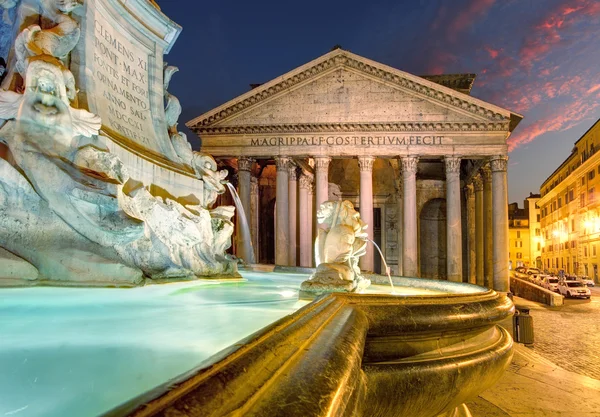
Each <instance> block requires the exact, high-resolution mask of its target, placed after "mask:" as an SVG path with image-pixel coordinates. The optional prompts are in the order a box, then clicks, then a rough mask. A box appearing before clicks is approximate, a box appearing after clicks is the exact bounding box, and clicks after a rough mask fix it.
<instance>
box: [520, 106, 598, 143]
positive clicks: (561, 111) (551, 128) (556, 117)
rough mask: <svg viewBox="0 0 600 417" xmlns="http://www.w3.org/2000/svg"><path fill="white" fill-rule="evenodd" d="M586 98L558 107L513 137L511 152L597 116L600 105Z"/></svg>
mask: <svg viewBox="0 0 600 417" xmlns="http://www.w3.org/2000/svg"><path fill="white" fill-rule="evenodd" d="M586 98H587V97H584V98H582V99H579V100H575V101H573V102H571V103H570V104H567V105H565V106H562V107H557V108H556V109H555V110H554V111H553V112H552V113H551V114H549V115H547V116H546V117H542V118H540V119H538V120H537V121H536V122H534V123H532V124H530V125H529V126H527V127H525V128H523V129H521V130H519V131H517V134H516V135H514V136H511V137H510V138H509V140H508V149H509V152H511V151H513V150H515V149H516V148H517V147H519V146H522V145H524V144H526V143H529V142H531V141H533V140H535V139H536V138H538V137H539V136H541V135H543V134H545V133H548V132H562V131H565V130H568V129H570V128H571V127H573V126H575V125H576V124H578V123H579V122H581V121H582V120H584V119H587V118H589V117H592V116H595V112H596V111H597V109H598V107H600V103H598V102H597V101H592V102H588V101H586Z"/></svg>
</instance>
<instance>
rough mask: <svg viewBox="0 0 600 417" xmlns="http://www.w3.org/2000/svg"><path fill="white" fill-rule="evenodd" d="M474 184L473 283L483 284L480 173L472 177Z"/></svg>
mask: <svg viewBox="0 0 600 417" xmlns="http://www.w3.org/2000/svg"><path fill="white" fill-rule="evenodd" d="M473 185H474V186H475V283H476V284H477V285H480V286H482V287H483V286H484V285H485V282H484V272H483V268H484V267H483V264H484V260H485V258H484V245H485V238H484V234H483V232H484V227H483V179H482V178H481V174H477V175H475V177H474V178H473Z"/></svg>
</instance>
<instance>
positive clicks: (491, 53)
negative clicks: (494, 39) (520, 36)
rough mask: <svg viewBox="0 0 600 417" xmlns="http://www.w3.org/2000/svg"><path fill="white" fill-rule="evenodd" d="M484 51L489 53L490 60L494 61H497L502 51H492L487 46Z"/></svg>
mask: <svg viewBox="0 0 600 417" xmlns="http://www.w3.org/2000/svg"><path fill="white" fill-rule="evenodd" d="M484 49H485V50H486V51H487V53H488V54H490V58H492V59H496V58H497V57H498V54H499V53H500V51H501V49H492V48H491V47H489V46H485V47H484Z"/></svg>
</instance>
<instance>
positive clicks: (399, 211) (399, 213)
mask: <svg viewBox="0 0 600 417" xmlns="http://www.w3.org/2000/svg"><path fill="white" fill-rule="evenodd" d="M403 200H404V197H403V196H402V181H398V189H397V190H396V225H397V226H396V230H397V233H398V238H397V239H398V248H397V251H398V275H399V276H402V275H403V273H402V256H403V255H402V254H403V253H404V252H403V250H402V248H403V244H402V240H403V236H402V234H403V233H404V225H403V224H402V223H403V222H404V215H403V213H404V204H403Z"/></svg>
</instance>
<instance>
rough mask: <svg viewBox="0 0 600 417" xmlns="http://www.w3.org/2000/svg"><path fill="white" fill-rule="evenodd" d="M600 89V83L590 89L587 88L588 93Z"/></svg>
mask: <svg viewBox="0 0 600 417" xmlns="http://www.w3.org/2000/svg"><path fill="white" fill-rule="evenodd" d="M598 90H600V84H596V85H594V86H592V87H591V88H590V89H589V90H587V93H588V94H592V93H593V92H594V91H598Z"/></svg>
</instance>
